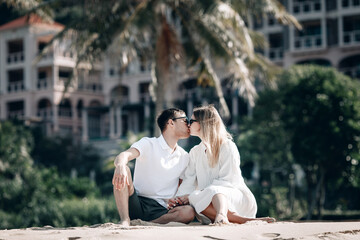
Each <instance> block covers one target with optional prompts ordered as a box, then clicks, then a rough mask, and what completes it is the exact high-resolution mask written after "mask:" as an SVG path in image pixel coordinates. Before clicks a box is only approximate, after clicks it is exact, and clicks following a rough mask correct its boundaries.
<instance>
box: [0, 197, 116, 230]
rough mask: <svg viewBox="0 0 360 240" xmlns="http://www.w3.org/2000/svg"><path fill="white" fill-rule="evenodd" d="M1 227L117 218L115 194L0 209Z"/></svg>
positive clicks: (80, 223) (87, 222)
mask: <svg viewBox="0 0 360 240" xmlns="http://www.w3.org/2000/svg"><path fill="white" fill-rule="evenodd" d="M0 219H1V220H2V221H0V229H9V228H20V227H31V226H45V225H50V226H53V227H75V226H84V225H93V224H98V223H105V222H117V221H119V216H118V213H117V210H116V205H115V202H114V199H113V198H101V199H95V198H82V199H79V198H76V199H64V200H58V199H57V200H55V199H53V200H52V201H47V202H45V203H44V204H41V205H40V204H39V205H36V206H34V207H33V209H31V211H30V210H27V211H22V212H20V213H7V212H4V211H1V210H0Z"/></svg>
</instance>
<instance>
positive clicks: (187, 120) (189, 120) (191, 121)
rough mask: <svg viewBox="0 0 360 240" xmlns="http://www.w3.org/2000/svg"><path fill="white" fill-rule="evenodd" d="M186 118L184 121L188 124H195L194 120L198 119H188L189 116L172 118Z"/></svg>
mask: <svg viewBox="0 0 360 240" xmlns="http://www.w3.org/2000/svg"><path fill="white" fill-rule="evenodd" d="M183 118H184V122H186V123H187V124H188V125H191V124H193V123H194V122H197V120H195V119H188V118H187V117H176V118H172V119H171V120H173V121H174V120H176V119H183Z"/></svg>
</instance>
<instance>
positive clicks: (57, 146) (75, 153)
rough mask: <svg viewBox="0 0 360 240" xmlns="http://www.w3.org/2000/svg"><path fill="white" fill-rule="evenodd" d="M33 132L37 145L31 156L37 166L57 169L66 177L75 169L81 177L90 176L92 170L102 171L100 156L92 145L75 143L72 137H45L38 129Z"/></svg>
mask: <svg viewBox="0 0 360 240" xmlns="http://www.w3.org/2000/svg"><path fill="white" fill-rule="evenodd" d="M33 132H34V136H35V145H34V149H33V151H32V154H31V155H32V156H33V158H34V160H35V162H36V163H37V164H41V165H43V166H45V167H56V168H57V169H58V170H59V172H60V173H62V174H65V175H70V173H71V170H72V169H75V170H76V171H77V173H78V175H79V176H89V173H90V171H91V170H95V171H99V169H101V165H100V164H101V161H100V160H101V159H100V155H99V154H98V152H97V150H96V149H95V148H93V147H91V146H90V145H86V144H81V143H75V142H74V141H73V139H71V138H70V137H65V138H63V137H53V138H49V137H45V136H43V135H42V134H41V132H40V131H39V130H38V129H35V130H34V131H33ZM99 172H100V171H99Z"/></svg>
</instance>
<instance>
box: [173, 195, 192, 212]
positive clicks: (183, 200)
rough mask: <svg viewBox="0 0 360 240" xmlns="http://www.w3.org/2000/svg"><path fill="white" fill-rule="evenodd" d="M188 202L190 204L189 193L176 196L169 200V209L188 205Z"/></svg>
mask: <svg viewBox="0 0 360 240" xmlns="http://www.w3.org/2000/svg"><path fill="white" fill-rule="evenodd" d="M188 204H189V195H184V196H180V197H175V198H171V199H169V200H168V209H173V208H174V207H177V206H182V205H188Z"/></svg>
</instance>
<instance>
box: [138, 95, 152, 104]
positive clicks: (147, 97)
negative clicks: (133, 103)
mask: <svg viewBox="0 0 360 240" xmlns="http://www.w3.org/2000/svg"><path fill="white" fill-rule="evenodd" d="M140 102H142V103H147V102H151V96H150V93H140Z"/></svg>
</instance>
